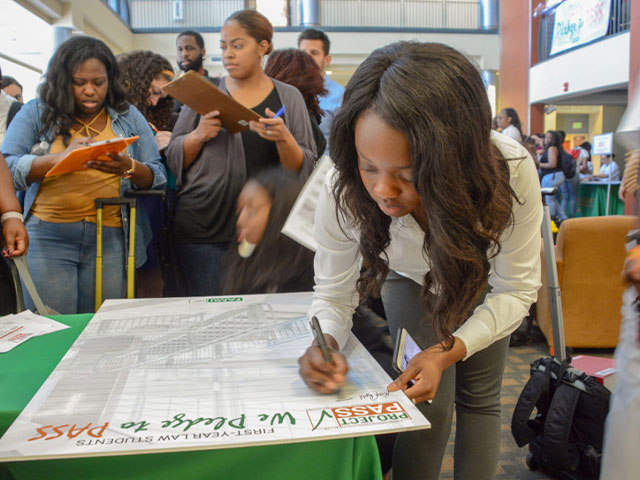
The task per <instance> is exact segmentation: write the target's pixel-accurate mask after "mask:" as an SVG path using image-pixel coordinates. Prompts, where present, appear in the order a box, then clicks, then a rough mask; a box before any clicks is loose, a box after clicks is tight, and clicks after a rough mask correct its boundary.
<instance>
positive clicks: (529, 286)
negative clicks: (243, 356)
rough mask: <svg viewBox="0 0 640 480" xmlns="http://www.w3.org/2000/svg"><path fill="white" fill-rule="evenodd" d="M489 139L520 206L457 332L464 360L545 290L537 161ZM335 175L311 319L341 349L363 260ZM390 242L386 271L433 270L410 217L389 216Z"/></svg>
mask: <svg viewBox="0 0 640 480" xmlns="http://www.w3.org/2000/svg"><path fill="white" fill-rule="evenodd" d="M491 141H492V142H493V143H494V144H495V145H496V146H497V147H498V148H499V149H500V151H501V152H502V154H503V156H504V157H505V159H506V160H507V162H508V165H509V172H510V184H511V188H512V189H513V190H514V192H515V194H516V195H517V197H518V199H519V202H517V201H515V199H514V200H513V223H512V224H511V225H510V226H508V227H507V228H506V230H505V231H504V232H503V234H502V236H501V239H500V245H501V249H500V253H499V254H498V255H496V256H494V257H493V258H491V259H490V264H491V270H490V273H489V285H490V286H491V287H492V290H491V292H490V293H489V294H487V295H486V297H485V300H484V303H482V304H481V305H479V306H478V307H477V308H476V309H475V310H474V312H473V313H472V315H471V316H470V317H469V318H468V319H467V320H466V321H465V322H464V324H462V325H461V326H460V327H459V328H458V329H457V330H456V331H455V332H453V335H454V336H456V337H458V338H459V339H460V340H462V341H463V342H464V344H465V346H466V349H467V355H466V357H465V359H466V358H468V357H470V356H471V355H473V354H474V353H476V352H478V351H480V350H482V349H484V348H486V347H488V346H489V345H491V344H492V343H493V342H495V341H496V340H499V339H500V338H503V337H505V336H507V335H509V334H510V333H511V332H513V331H514V330H515V329H516V328H517V327H518V325H519V324H520V322H521V321H522V319H523V318H524V317H525V316H526V315H527V314H528V312H529V307H530V306H531V304H532V303H533V302H535V301H536V298H537V292H538V289H539V288H540V285H541V282H540V245H541V239H540V225H541V222H542V200H541V194H540V183H539V181H538V174H537V172H536V167H535V163H534V162H533V161H532V159H531V157H530V156H529V154H528V152H527V151H526V150H525V149H524V147H522V146H521V145H520V144H519V143H517V142H516V141H515V140H512V139H511V138H508V137H507V136H505V135H502V134H500V133H497V132H493V131H492V132H491ZM334 175H335V170H333V169H332V170H331V171H330V172H329V173H328V174H327V180H326V181H325V185H324V187H323V189H322V191H321V193H320V196H319V199H318V205H317V207H316V213H315V225H314V235H315V238H316V242H317V245H318V248H317V251H316V255H315V260H314V268H315V287H314V295H313V302H312V305H311V309H310V310H309V317H311V316H312V315H315V316H317V317H318V319H319V321H320V324H321V327H322V330H323V332H324V333H326V334H329V335H332V336H333V337H334V338H335V339H336V340H337V341H338V344H339V345H340V348H343V347H344V345H345V344H346V342H347V339H348V336H349V332H350V330H351V325H352V322H351V317H352V315H353V311H354V309H355V308H356V306H357V305H358V293H357V291H356V282H357V280H358V278H359V275H360V267H361V263H362V262H361V255H360V252H359V249H358V239H359V234H358V230H357V228H356V227H355V226H354V225H353V223H351V222H349V221H348V220H347V219H346V218H345V217H343V216H340V218H339V217H338V215H337V214H336V202H335V198H334V196H333V181H332V178H333V176H334ZM390 237H391V242H390V244H389V247H388V248H387V250H386V252H385V254H386V256H387V258H388V261H389V268H390V269H391V270H394V271H396V272H397V273H398V274H400V275H402V276H404V277H407V278H409V279H411V280H413V281H414V282H416V283H418V284H420V285H422V284H423V281H424V276H425V274H426V273H427V272H428V271H429V268H430V266H429V259H428V258H426V254H425V253H424V251H423V249H422V245H423V241H424V232H423V231H422V229H421V228H420V227H419V226H418V224H417V222H416V221H415V220H414V218H413V217H412V216H411V215H405V216H403V217H400V218H392V220H391V226H390Z"/></svg>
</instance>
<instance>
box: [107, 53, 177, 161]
mask: <svg viewBox="0 0 640 480" xmlns="http://www.w3.org/2000/svg"><path fill="white" fill-rule="evenodd" d="M116 58H117V59H118V67H120V73H121V74H122V81H123V82H124V85H125V87H126V90H127V95H128V100H129V102H130V103H131V104H133V105H135V107H136V108H137V109H138V110H140V113H142V115H144V118H146V119H147V121H148V122H149V123H150V125H151V128H152V129H153V131H154V133H155V135H156V145H157V146H158V150H162V149H163V148H165V147H166V146H167V144H168V143H169V139H170V138H171V130H172V129H173V115H172V113H173V104H174V100H173V98H171V97H170V96H169V95H167V94H166V93H164V92H163V91H162V90H160V89H161V88H162V87H164V86H165V85H166V84H167V83H169V82H170V81H171V80H173V77H174V73H173V69H172V68H171V63H169V60H167V59H166V58H164V57H163V56H162V55H158V54H157V53H154V52H151V51H149V50H136V51H133V52H127V53H121V54H120V55H118V56H117V57H116Z"/></svg>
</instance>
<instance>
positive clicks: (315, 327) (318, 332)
mask: <svg viewBox="0 0 640 480" xmlns="http://www.w3.org/2000/svg"><path fill="white" fill-rule="evenodd" d="M311 330H312V331H313V334H314V336H315V338H316V343H317V344H318V346H319V347H320V350H321V351H322V356H323V357H324V359H325V361H326V362H327V363H329V364H331V365H333V360H332V359H331V354H330V353H329V349H328V348H327V342H326V341H325V339H324V335H323V333H322V329H321V328H320V322H318V317H316V316H315V315H314V316H313V317H311Z"/></svg>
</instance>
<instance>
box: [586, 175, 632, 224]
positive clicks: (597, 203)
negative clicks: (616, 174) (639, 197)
mask: <svg viewBox="0 0 640 480" xmlns="http://www.w3.org/2000/svg"><path fill="white" fill-rule="evenodd" d="M619 189H620V185H619V184H616V185H611V192H610V197H609V215H624V202H622V201H621V200H620V199H619V198H618V190H619ZM605 215H607V184H606V183H604V182H603V183H602V184H600V185H595V184H584V183H582V184H580V199H579V200H578V208H577V211H576V216H577V217H602V216H605Z"/></svg>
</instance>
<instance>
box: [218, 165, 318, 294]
mask: <svg viewBox="0 0 640 480" xmlns="http://www.w3.org/2000/svg"><path fill="white" fill-rule="evenodd" d="M249 181H250V182H257V183H258V184H259V185H261V186H262V187H264V188H265V189H266V190H267V192H268V193H269V196H270V197H271V200H272V205H271V211H270V212H269V219H268V221H267V226H266V228H265V230H264V234H263V236H262V239H261V240H260V243H258V245H257V247H256V249H255V251H254V252H253V255H251V256H250V257H249V258H242V257H240V255H239V254H238V248H237V246H236V245H235V244H233V246H232V247H231V249H230V251H229V253H228V255H227V258H226V260H225V268H224V271H225V278H224V281H223V288H222V291H223V294H224V295H239V294H251V293H273V292H280V293H282V292H305V291H310V290H312V289H313V252H312V251H311V250H309V249H307V248H305V247H303V246H302V245H300V244H299V243H298V242H296V241H295V240H292V239H291V238H289V237H287V236H286V235H284V234H283V233H281V230H282V227H283V226H284V222H285V221H286V219H287V217H288V216H289V213H290V212H291V208H292V207H293V204H294V203H295V201H296V199H297V198H298V195H299V194H300V190H301V188H302V185H303V184H302V182H301V181H300V180H299V179H298V178H297V177H296V176H295V175H294V174H292V173H290V172H288V171H285V170H284V169H282V168H273V169H268V170H264V171H262V172H260V173H258V174H257V175H256V176H255V177H253V178H251V180H249Z"/></svg>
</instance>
